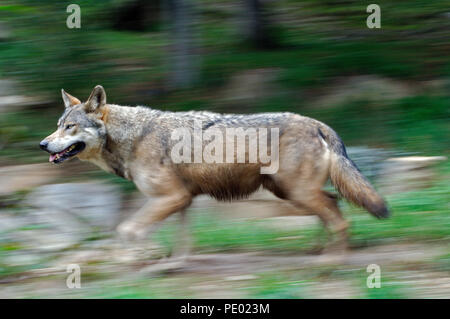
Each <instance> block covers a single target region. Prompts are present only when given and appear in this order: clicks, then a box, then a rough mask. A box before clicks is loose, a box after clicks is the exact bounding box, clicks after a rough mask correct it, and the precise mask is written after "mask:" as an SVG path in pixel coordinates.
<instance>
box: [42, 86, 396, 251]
mask: <svg viewBox="0 0 450 319" xmlns="http://www.w3.org/2000/svg"><path fill="white" fill-rule="evenodd" d="M61 92H62V98H63V101H64V105H65V110H64V113H63V115H62V116H61V117H60V119H59V120H58V123H57V130H56V131H55V132H54V133H53V134H51V135H49V136H48V137H46V138H45V139H44V140H42V141H41V142H40V147H41V149H43V150H45V151H47V152H48V153H50V157H49V161H50V162H51V163H55V164H58V163H62V162H64V161H66V160H69V159H72V158H75V157H77V158H79V159H80V160H83V161H89V162H91V163H94V164H96V165H97V166H99V167H100V168H102V169H103V170H105V171H107V172H110V173H113V174H116V175H118V176H120V177H123V178H126V179H128V180H130V181H132V182H134V184H135V185H136V187H137V188H138V189H139V190H140V191H141V192H142V193H144V194H145V195H148V196H149V197H151V198H152V200H149V201H148V202H147V203H146V204H145V205H144V206H143V207H142V208H140V209H139V210H138V212H137V213H135V214H134V215H133V216H132V217H131V218H130V219H127V220H125V221H123V222H122V223H120V224H119V226H118V227H117V231H118V233H119V234H120V236H121V237H122V238H124V239H126V240H133V239H143V238H146V237H147V236H148V233H149V230H151V229H152V228H153V227H151V226H154V225H157V224H158V223H159V222H161V221H163V220H164V219H166V218H167V217H168V216H170V215H172V214H175V213H177V212H178V213H180V216H181V220H182V222H183V223H185V222H184V221H185V216H186V209H187V208H188V207H189V205H190V204H191V202H192V200H193V198H194V197H195V196H197V195H200V194H207V195H210V196H212V197H214V198H216V199H218V200H222V201H231V200H234V199H239V198H245V197H247V196H249V195H250V194H251V193H253V192H255V191H256V190H258V189H260V188H261V187H262V188H264V189H266V190H268V191H270V192H272V193H273V194H274V195H275V196H277V197H278V198H280V199H282V200H285V201H287V202H288V203H290V204H291V205H293V207H294V208H295V210H298V214H299V215H301V214H305V212H306V214H311V215H317V216H318V217H319V219H320V220H321V221H322V222H323V225H324V227H325V229H326V230H327V231H328V232H329V233H330V234H331V235H332V236H331V237H332V238H333V240H331V241H330V244H332V245H335V246H338V247H341V248H345V247H346V246H347V242H348V234H347V229H348V227H349V223H348V222H347V221H346V220H345V219H344V218H343V216H342V212H341V211H340V209H339V207H338V202H337V199H338V198H337V196H336V195H334V194H332V193H330V192H327V191H324V190H323V189H322V188H323V186H324V184H325V183H326V182H327V180H328V179H330V180H331V182H332V184H333V185H334V186H335V188H336V189H337V190H338V192H339V193H340V194H341V195H342V196H343V197H344V198H346V199H347V200H348V201H350V202H352V203H354V204H356V205H358V206H361V207H363V208H365V209H366V210H367V211H368V212H370V213H371V214H372V215H373V216H375V217H377V218H386V217H388V216H389V214H390V212H389V210H388V208H387V205H386V202H385V201H384V200H383V198H382V197H381V196H380V195H379V194H378V193H377V192H376V191H375V189H374V188H373V187H372V186H371V184H370V183H369V182H368V180H367V179H366V178H365V177H364V176H363V175H362V174H361V172H360V171H359V169H358V168H357V166H356V165H355V163H354V162H353V161H352V160H351V159H350V158H349V157H348V155H347V152H346V149H345V146H344V143H343V142H342V140H341V139H340V137H339V136H338V134H337V133H336V132H335V131H334V130H333V129H331V128H330V127H329V126H327V125H326V124H324V123H322V122H320V121H318V120H315V119H312V118H308V117H305V116H301V115H298V114H294V113H259V114H250V115H236V114H218V113H212V112H205V111H201V112H193V111H189V112H168V111H161V110H157V109H152V108H149V107H141V106H137V107H130V106H120V105H115V104H109V103H107V102H106V93H105V90H104V88H103V87H102V86H100V85H98V86H96V87H95V88H94V89H93V91H92V93H91V94H90V96H89V98H88V99H87V101H86V102H84V103H82V102H81V101H80V100H79V99H77V98H76V97H74V96H72V95H70V94H68V93H66V92H65V91H64V90H62V91H61ZM195 121H197V122H198V121H200V122H201V123H202V126H201V131H205V130H207V129H211V128H215V129H217V130H224V129H228V128H244V129H248V128H267V129H273V128H276V129H278V130H279V139H278V141H277V145H276V146H277V152H278V156H277V157H276V161H278V167H279V168H278V170H277V171H276V172H274V173H272V174H261V171H260V169H261V167H262V166H264V165H265V164H263V163H262V162H261V161H257V162H253V163H250V162H248V161H245V162H243V163H242V162H241V163H238V162H234V163H219V162H213V163H205V162H200V163H199V162H193V163H185V162H181V163H179V162H175V161H174V160H173V156H172V155H171V154H172V151H173V148H174V147H175V145H176V143H177V142H179V141H177V140H173V138H172V137H173V136H172V132H173V131H174V130H177V129H180V128H183V129H185V130H187V132H191V133H193V132H194V130H195V127H194V126H195V124H194V122H195ZM248 139H250V137H249V138H248ZM188 145H189V147H193V146H192V145H191V144H190V143H189V144H188ZM202 145H203V146H204V144H202ZM271 145H272V144H271ZM245 151H246V153H248V151H249V148H248V147H246V148H245ZM270 151H274V150H273V147H269V152H270ZM247 158H248V154H247V157H246V159H247Z"/></svg>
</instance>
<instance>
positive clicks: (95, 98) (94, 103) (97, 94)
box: [84, 85, 106, 112]
mask: <svg viewBox="0 0 450 319" xmlns="http://www.w3.org/2000/svg"><path fill="white" fill-rule="evenodd" d="M105 104H106V93H105V89H104V88H103V86H101V85H97V86H96V87H95V88H94V89H93V90H92V93H91V95H90V96H89V98H88V100H87V101H86V103H84V108H85V110H86V112H94V111H96V110H97V109H99V108H100V107H102V106H103V105H105Z"/></svg>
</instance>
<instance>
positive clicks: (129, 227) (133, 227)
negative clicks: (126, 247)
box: [117, 221, 148, 240]
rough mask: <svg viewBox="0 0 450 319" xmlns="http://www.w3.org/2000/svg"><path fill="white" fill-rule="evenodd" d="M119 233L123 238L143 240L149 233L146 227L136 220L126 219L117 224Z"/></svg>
mask: <svg viewBox="0 0 450 319" xmlns="http://www.w3.org/2000/svg"><path fill="white" fill-rule="evenodd" d="M117 233H118V234H119V237H120V238H121V239H123V240H141V239H144V238H145V236H146V235H147V233H148V232H147V229H146V227H144V226H142V224H139V223H137V222H134V221H125V222H123V223H121V224H120V225H119V226H117Z"/></svg>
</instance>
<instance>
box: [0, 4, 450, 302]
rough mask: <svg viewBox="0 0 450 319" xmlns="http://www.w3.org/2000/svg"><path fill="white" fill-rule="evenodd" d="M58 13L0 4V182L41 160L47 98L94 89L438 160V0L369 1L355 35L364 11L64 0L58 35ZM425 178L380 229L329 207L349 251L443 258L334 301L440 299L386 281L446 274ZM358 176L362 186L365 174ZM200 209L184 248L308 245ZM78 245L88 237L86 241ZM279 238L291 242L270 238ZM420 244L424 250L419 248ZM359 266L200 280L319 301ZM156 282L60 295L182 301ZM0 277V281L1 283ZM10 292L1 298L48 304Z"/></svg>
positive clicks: (17, 201) (52, 116) (436, 192)
mask: <svg viewBox="0 0 450 319" xmlns="http://www.w3.org/2000/svg"><path fill="white" fill-rule="evenodd" d="M71 3H72V1H50V0H40V1H34V0H17V1H10V0H3V1H2V2H1V4H0V166H1V167H4V168H5V169H6V170H4V171H2V172H6V171H7V168H8V167H10V166H13V165H19V164H24V165H25V164H27V165H28V164H33V163H44V162H46V161H47V155H46V154H45V153H44V152H41V151H39V149H38V143H39V141H40V140H41V139H42V138H44V137H45V136H47V135H49V134H50V133H51V132H52V131H53V130H54V128H55V127H56V121H57V119H58V117H59V115H60V113H62V110H63V104H62V101H61V98H60V89H61V88H64V89H65V90H66V91H67V92H69V93H70V94H72V95H74V96H76V97H78V98H80V99H81V100H85V99H86V98H87V97H88V95H89V93H90V91H91V90H92V88H93V87H94V86H95V85H97V84H101V85H103V87H104V88H105V89H106V92H107V96H108V101H109V102H110V103H116V104H123V105H148V106H150V107H155V108H158V109H162V110H174V111H181V110H212V111H217V112H227V113H252V112H268V111H290V112H296V113H299V114H302V115H306V116H311V117H314V118H316V119H318V120H321V121H323V122H325V123H327V124H328V125H330V126H331V127H333V128H334V129H335V130H336V131H337V132H338V133H339V135H340V136H341V137H342V139H343V140H344V142H345V143H346V145H349V146H358V147H361V146H362V147H365V148H367V149H368V150H369V151H368V153H367V154H368V155H367V156H368V157H370V158H373V156H374V155H373V153H371V152H370V150H373V149H375V150H383V151H385V152H388V153H389V154H391V155H392V156H393V157H395V156H401V155H414V156H448V154H449V145H450V131H449V128H450V125H449V118H450V117H449V115H450V103H449V98H450V54H449V53H450V42H449V39H450V6H449V3H448V1H444V0H442V1H441V0H435V1H425V0H409V1H387V0H379V1H377V4H378V5H379V6H380V8H381V28H380V29H369V28H368V27H367V26H366V19H367V17H368V15H369V13H367V12H366V7H367V5H369V4H370V3H371V1H353V0H348V1H325V0H315V1H313V0H302V1H293V0H283V1H262V0H258V1H257V0H245V1H244V0H242V1H238V0H236V1H218V0H217V1H216V0H214V1H206V0H205V1H200V0H198V1H194V0H189V1H187V0H167V1H166V0H149V1H141V0H129V1H125V0H104V1H88V0H78V1H76V4H78V5H79V6H80V8H81V28H80V29H69V28H68V27H67V26H66V19H67V17H68V16H69V14H70V13H67V12H66V8H67V6H68V5H69V4H71ZM364 154H365V153H364ZM355 156H356V155H355ZM364 156H366V155H364ZM364 156H361V158H359V161H358V158H356V160H357V163H358V164H360V166H362V167H361V168H362V169H363V171H364V172H369V173H370V171H371V169H372V165H374V164H373V163H374V161H372V162H371V161H370V160H368V161H366V162H365V160H364ZM365 163H366V164H365ZM69 165H70V164H68V165H67V166H69ZM433 171H434V172H435V175H434V177H433V178H432V180H431V181H430V183H429V185H427V187H425V188H420V189H413V190H407V191H402V192H397V193H396V194H390V193H387V194H386V193H385V195H387V196H388V201H389V204H390V206H391V207H392V209H393V211H394V217H393V218H392V219H390V220H388V221H383V222H380V221H376V220H374V219H372V218H371V217H370V216H367V215H364V214H353V213H354V212H358V213H359V212H361V210H360V209H357V208H354V207H350V206H349V205H347V204H343V205H345V206H344V210H346V212H347V213H348V212H351V214H350V215H349V216H348V218H349V219H351V220H352V238H351V243H352V245H353V246H354V247H355V248H358V247H372V246H373V245H375V246H376V245H378V244H379V243H381V244H391V243H393V242H395V243H407V244H411V243H412V244H420V245H428V244H430V245H435V246H437V247H439V248H444V251H443V252H439V253H438V256H434V257H429V258H428V257H427V256H424V258H423V259H422V262H419V261H415V262H412V264H413V265H412V266H411V265H406V266H405V265H398V264H395V263H394V265H390V266H389V267H390V268H389V269H390V270H389V271H391V272H392V273H390V274H389V275H388V276H387V278H388V279H386V280H387V282H388V284H387V286H386V288H384V289H381V290H378V291H375V292H374V291H373V290H367V289H365V288H364V289H362V290H357V291H356V292H354V291H352V293H349V295H348V296H344V297H363V298H365V297H367V298H380V297H381V298H407V297H414V296H418V297H428V296H431V297H433V296H438V297H449V296H450V289H448V288H447V290H446V289H445V288H440V289H441V290H436V291H434V290H433V285H431V284H430V286H429V287H428V286H427V288H426V289H425V290H420V289H421V288H420V287H419V288H417V287H415V286H414V285H413V286H414V287H413V288H411V287H410V286H411V285H410V284H409V283H408V282H409V281H408V280H409V279H408V280H406V279H405V280H403V281H402V280H400V279H398V278H400V277H398V276H400V275H399V274H400V273H401V274H405V273H408V272H414V271H418V270H424V271H426V272H427V274H429V273H432V274H433V275H436V274H437V275H436V276H438V277H439V276H442V273H441V272H442V271H444V272H446V271H448V270H449V253H450V250H448V247H449V243H450V241H449V239H450V237H449V236H450V230H449V229H450V227H449V226H450V216H449V213H450V209H449V198H450V188H449V183H448V180H449V175H450V166H449V164H448V161H446V160H440V161H439V164H438V165H435V166H433ZM76 173H77V174H67V175H66V176H64V177H63V178H60V179H59V180H58V181H60V182H61V181H63V182H67V181H69V182H70V181H79V180H85V179H101V180H107V181H108V182H111V183H113V184H115V185H118V186H119V187H120V189H121V192H122V193H123V194H124V196H125V198H127V199H128V198H129V197H130V196H132V195H133V194H134V193H135V189H134V187H133V186H132V185H131V184H130V183H128V182H126V181H122V180H120V179H119V178H116V177H112V176H110V175H107V174H106V173H102V172H100V171H98V170H92V169H86V168H85V167H82V168H80V169H79V170H77V171H76ZM0 174H1V173H0ZM369 175H370V174H369ZM5 176H6V175H4V176H3V177H2V178H3V179H4V183H6V184H8V182H6V177H5ZM372 180H374V181H375V182H376V178H375V177H374V178H372ZM32 188H33V187H31V186H29V187H28V186H27V185H26V183H25V185H24V186H23V187H21V188H20V190H14V191H13V192H9V193H7V192H1V200H0V202H1V203H2V204H1V206H0V212H1V211H2V210H1V209H2V207H3V208H4V214H13V215H14V214H19V215H20V214H25V213H24V211H23V204H22V199H23V198H25V197H26V196H27V194H28V192H30V191H32ZM211 211H214V209H209V212H208V213H206V214H203V213H202V212H199V213H198V212H197V214H193V215H194V218H193V226H192V231H193V234H194V235H193V236H194V239H195V240H194V242H195V249H196V251H197V252H202V251H205V252H211V251H214V252H217V251H219V252H229V251H239V252H241V251H244V252H245V251H262V252H265V251H267V252H270V253H272V254H275V253H276V252H278V251H284V252H287V253H288V254H294V253H296V252H297V250H298V248H299V247H303V248H305V247H306V248H308V247H309V248H311V247H310V246H312V245H313V244H312V242H313V241H314V239H313V238H314V237H315V235H316V234H317V232H319V229H320V226H317V227H315V226H314V227H312V228H310V229H307V230H302V232H303V233H302V234H303V235H302V237H301V238H300V237H298V236H297V237H296V235H298V233H299V232H298V231H292V230H289V231H286V230H282V231H273V230H272V231H268V230H267V229H266V228H264V227H262V226H261V225H260V223H264V222H261V221H254V220H240V221H239V222H238V223H237V225H236V222H233V221H230V220H227V221H225V222H223V221H221V222H217V221H216V220H215V219H214V217H213V216H214V215H213V213H212V212H211ZM8 216H9V215H8ZM174 232H175V231H174V230H173V225H170V223H169V225H167V226H165V227H163V228H162V229H161V231H160V232H159V233H158V240H159V242H160V243H161V244H162V245H163V246H164V247H166V248H167V247H169V246H170V245H171V243H172V241H173V238H172V237H173V236H174ZM0 233H1V229H0ZM102 236H103V235H102ZM93 237H94V238H90V239H89V241H91V242H92V241H95V239H96V237H95V236H93ZM285 237H286V238H291V237H292V238H291V239H290V240H281V241H280V240H279V238H285ZM408 247H409V246H408ZM420 247H421V249H423V250H424V251H426V250H427V248H426V247H428V246H420ZM433 247H434V246H433ZM399 249H400V250H402V248H401V247H400V248H399ZM21 250H23V247H22V246H21V244H18V243H17V242H16V241H14V240H11V239H4V240H2V241H1V245H0V258H2V256H3V257H5V256H6V257H7V256H8V255H9V254H13V253H18V254H19V253H20V251H21ZM22 253H23V252H22ZM25 253H26V251H25ZM58 256H59V255H58ZM45 258H46V259H45V261H42V260H41V259H39V262H35V261H33V262H28V263H25V265H21V266H17V265H15V264H14V263H12V264H11V263H8V262H7V261H3V262H2V260H1V259H0V278H1V276H2V274H3V276H4V277H5V278H10V276H14V275H16V274H20V273H23V272H25V271H29V270H32V269H40V268H45V267H48V263H49V261H48V260H52V258H54V256H53V257H49V256H46V257H45ZM50 264H51V262H50ZM361 269H363V268H357V270H351V267H350V268H349V267H347V266H343V267H331V268H327V267H325V268H324V267H315V268H314V267H313V268H312V269H306V270H305V269H303V270H301V271H296V272H292V271H291V272H288V271H286V272H281V273H272V272H270V271H266V272H263V273H260V274H256V275H255V274H253V275H254V276H255V278H254V279H248V280H247V282H245V283H243V284H242V283H241V281H239V280H238V281H233V280H231V281H228V282H227V281H226V283H231V284H230V285H229V286H231V288H230V287H228V286H227V285H228V284H223V282H222V281H220V280H219V281H218V283H217V282H215V283H214V284H212V285H213V286H217V289H216V291H221V289H222V290H223V289H225V288H223V287H222V286H221V285H222V284H223V285H225V286H227V287H226V289H225V290H226V291H227V293H225V294H224V295H220V294H219V295H218V296H225V297H228V296H231V297H232V296H238V297H239V296H247V297H248V296H250V297H272V298H288V297H293V298H309V297H314V296H316V297H321V296H323V295H321V294H319V293H317V292H316V294H314V293H312V292H311V291H315V290H314V289H313V290H308V289H309V288H308V287H310V286H311V285H312V286H314V285H316V286H319V287H320V286H321V284H323V285H325V284H324V282H329V281H331V282H334V281H335V282H336V283H337V284H339V283H340V284H343V285H344V286H345V285H346V283H348V282H349V281H352V282H353V284H352V285H353V286H358V287H359V286H361V285H360V284H361V282H363V279H364V278H365V277H364V276H365V272H364V270H361ZM97 276H100V277H99V278H97ZM430 276H431V277H432V278H434V277H433V276H432V275H430ZM110 277H111V278H114V275H110ZM110 277H108V279H109V278H110ZM413 277H414V276H413ZM443 277H444V278H445V276H443ZM447 277H448V276H447ZM171 278H173V277H171V276H167V277H164V276H163V277H158V278H156V279H148V280H149V281H148V283H146V284H142V282H141V280H140V279H130V282H131V283H133V284H130V283H128V284H126V285H122V284H120V282H119V284H118V283H117V282H116V281H112V283H111V284H110V285H111V287H110V289H108V292H106V291H103V290H101V289H97V288H95V285H96V283H98V282H99V281H102V280H104V278H103V277H102V276H101V275H99V273H98V272H94V273H93V274H92V276H91V280H92V283H93V284H92V286H93V288H92V289H91V290H88V291H84V292H77V293H78V294H77V295H74V296H75V297H92V296H94V297H187V295H186V294H187V293H188V292H186V289H185V288H183V287H185V286H186V283H187V282H188V283H190V282H196V283H197V281H199V280H200V282H201V279H200V277H199V275H195V276H193V275H192V274H191V275H189V274H187V275H186V274H182V275H180V276H179V277H176V278H178V280H179V281H178V282H177V281H176V280H175V281H173V280H172V279H171ZM249 278H250V277H249ZM361 278H363V279H361ZM408 278H410V277H408ZM439 278H440V277H439ZM54 280H56V279H54ZM111 280H112V279H111ZM133 280H134V281H133ZM210 280H212V281H214V280H213V279H210ZM244 281H245V280H244ZM6 282H7V283H6V284H5V283H3V284H2V283H0V285H9V284H8V282H9V281H6ZM13 282H14V281H13ZM235 282H238V284H237V287H236V285H235ZM197 284H198V283H197ZM337 284H336V285H337ZM444 284H446V282H445V280H444ZM17 285H18V286H17V287H16V288H14V289H16V290H14V289H13V293H12V294H11V295H6V297H8V296H11V297H14V296H17V297H24V296H31V297H39V296H54V295H55V294H56V295H57V294H59V293H61V292H60V291H58V290H57V291H58V293H56V292H55V291H48V290H45V289H44V290H42V291H41V290H39V288H36V287H35V286H33V288H30V289H31V290H27V289H26V288H23V286H21V285H22V283H18V284H17ZM36 285H37V284H36ZM148 285H150V286H148ZM199 285H200V284H199ZM419 286H420V285H419ZM327 287H328V286H327ZM408 287H409V289H408ZM447 287H448V286H447ZM1 288H2V287H1V286H0V290H1ZM33 289H34V290H33ZM211 289H212V290H214V289H213V288H211ZM427 289H428V290H427ZM350 290H351V289H350ZM64 291H66V290H64ZM230 291H231V292H230ZM417 291H418V292H417ZM430 291H431V293H430V294H429V292H430ZM196 292H198V290H196ZM433 292H436V293H434V294H433ZM65 293H67V295H65V296H67V297H71V296H72V295H70V293H69V292H65ZM415 293H417V294H415ZM193 294H194V296H200V297H202V296H203V295H202V294H201V293H198V294H196V293H195V292H194V293H193ZM206 295H207V294H206ZM338 297H339V296H338Z"/></svg>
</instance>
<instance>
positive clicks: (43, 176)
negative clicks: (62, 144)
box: [0, 164, 59, 195]
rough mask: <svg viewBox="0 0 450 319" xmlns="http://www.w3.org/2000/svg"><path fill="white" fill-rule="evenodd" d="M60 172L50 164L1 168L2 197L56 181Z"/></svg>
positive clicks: (0, 191) (0, 189) (0, 190)
mask: <svg viewBox="0 0 450 319" xmlns="http://www.w3.org/2000/svg"><path fill="white" fill-rule="evenodd" d="M58 175H59V172H58V170H53V169H51V167H50V165H48V164H31V165H14V166H4V167H0V176H1V177H2V178H1V179H0V195H8V194H11V193H15V192H18V191H21V190H27V189H31V188H33V187H36V186H40V185H44V184H47V183H49V182H51V181H52V180H54V179H55V178H56V177H57V176H58Z"/></svg>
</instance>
